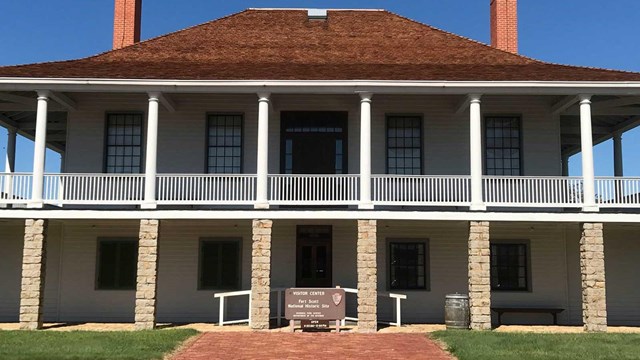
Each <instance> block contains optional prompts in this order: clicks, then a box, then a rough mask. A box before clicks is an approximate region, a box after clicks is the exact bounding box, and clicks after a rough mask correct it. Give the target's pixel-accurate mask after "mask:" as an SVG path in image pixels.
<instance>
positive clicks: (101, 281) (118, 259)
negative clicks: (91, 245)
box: [96, 239, 138, 290]
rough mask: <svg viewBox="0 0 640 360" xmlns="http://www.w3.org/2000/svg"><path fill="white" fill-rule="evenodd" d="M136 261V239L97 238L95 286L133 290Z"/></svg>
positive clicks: (99, 288) (98, 287)
mask: <svg viewBox="0 0 640 360" xmlns="http://www.w3.org/2000/svg"><path fill="white" fill-rule="evenodd" d="M137 261H138V241H137V239H99V240H98V266H97V286H96V288H97V289H98V290H134V289H135V288H136V272H137Z"/></svg>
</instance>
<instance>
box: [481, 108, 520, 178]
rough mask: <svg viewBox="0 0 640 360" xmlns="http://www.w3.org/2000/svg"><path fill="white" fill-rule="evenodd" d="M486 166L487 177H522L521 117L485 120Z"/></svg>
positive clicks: (497, 117) (501, 117) (489, 118)
mask: <svg viewBox="0 0 640 360" xmlns="http://www.w3.org/2000/svg"><path fill="white" fill-rule="evenodd" d="M485 164H486V174H487V175H507V176H508V175H513V176H519V175H522V166H521V164H522V157H521V125H520V118H519V117H514V116H492V117H487V118H486V119H485Z"/></svg>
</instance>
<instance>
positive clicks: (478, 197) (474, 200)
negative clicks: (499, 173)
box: [469, 95, 487, 211]
mask: <svg viewBox="0 0 640 360" xmlns="http://www.w3.org/2000/svg"><path fill="white" fill-rule="evenodd" d="M480 97H481V95H469V108H470V114H469V129H470V138H469V144H470V151H471V152H470V160H471V165H470V170H471V207H470V210H480V211H481V210H486V209H487V207H486V206H485V205H484V200H483V197H482V112H481V109H480Z"/></svg>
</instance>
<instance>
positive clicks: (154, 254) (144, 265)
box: [135, 220, 160, 330]
mask: <svg viewBox="0 0 640 360" xmlns="http://www.w3.org/2000/svg"><path fill="white" fill-rule="evenodd" d="M159 234H160V221H159V220H140V239H139V243H138V275H137V285H136V309H135V312H136V313H135V321H136V330H150V329H154V328H155V327H156V296H157V284H158V236H159Z"/></svg>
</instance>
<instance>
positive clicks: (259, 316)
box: [250, 220, 273, 330]
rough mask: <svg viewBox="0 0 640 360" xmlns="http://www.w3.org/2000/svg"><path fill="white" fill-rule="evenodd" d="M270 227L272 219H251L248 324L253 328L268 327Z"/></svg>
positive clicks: (262, 328)
mask: <svg viewBox="0 0 640 360" xmlns="http://www.w3.org/2000/svg"><path fill="white" fill-rule="evenodd" d="M272 227H273V221H272V220H253V237H252V242H253V245H252V249H251V309H250V311H251V313H250V319H251V320H250V326H251V329H253V330H266V329H269V316H270V309H269V296H270V295H271V228H272Z"/></svg>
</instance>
